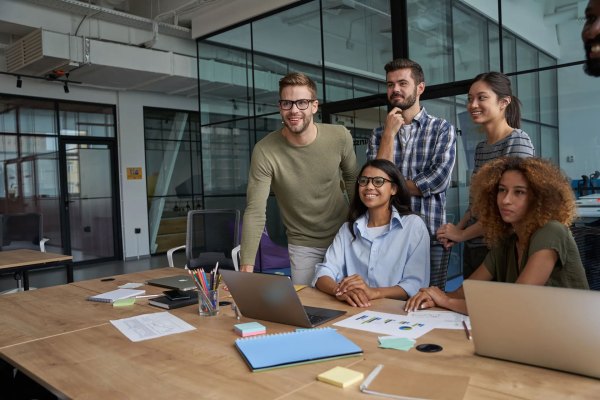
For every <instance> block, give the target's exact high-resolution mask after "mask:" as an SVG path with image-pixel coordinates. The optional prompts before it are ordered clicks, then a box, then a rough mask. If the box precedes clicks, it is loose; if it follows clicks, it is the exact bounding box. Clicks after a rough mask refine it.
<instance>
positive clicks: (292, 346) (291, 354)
mask: <svg viewBox="0 0 600 400" xmlns="http://www.w3.org/2000/svg"><path fill="white" fill-rule="evenodd" d="M235 346H236V348H237V349H238V350H239V352H240V353H241V354H242V356H243V357H244V359H245V360H246V363H248V366H249V367H250V368H251V369H252V371H263V370H268V369H273V368H281V367H287V366H291V365H299V364H307V363H312V362H318V361H325V360H331V359H334V358H343V357H352V356H358V355H361V354H362V349H361V348H360V347H358V346H357V345H356V344H354V342H352V341H351V340H350V339H348V338H346V337H345V336H343V335H342V334H340V333H338V332H337V331H336V330H335V329H332V328H317V329H306V330H302V331H294V332H287V333H278V334H273V335H263V336H256V337H249V338H240V339H237V340H236V341H235Z"/></svg>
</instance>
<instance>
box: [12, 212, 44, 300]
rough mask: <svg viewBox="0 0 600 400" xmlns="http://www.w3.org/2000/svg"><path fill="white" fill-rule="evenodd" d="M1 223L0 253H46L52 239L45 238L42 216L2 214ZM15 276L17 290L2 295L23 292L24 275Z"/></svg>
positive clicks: (15, 274) (19, 273)
mask: <svg viewBox="0 0 600 400" xmlns="http://www.w3.org/2000/svg"><path fill="white" fill-rule="evenodd" d="M0 221H1V223H0V225H1V227H0V251H6V250H17V249H34V250H40V251H42V252H44V253H45V252H46V242H47V241H48V240H50V239H48V238H44V237H43V232H44V228H43V226H44V224H43V218H42V214H39V213H20V214H2V215H0ZM13 276H14V278H15V280H16V281H17V288H16V289H10V290H5V291H3V292H0V294H7V293H15V292H21V291H23V275H22V273H21V272H15V273H14V274H13ZM30 289H33V288H30Z"/></svg>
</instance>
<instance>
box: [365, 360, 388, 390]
mask: <svg viewBox="0 0 600 400" xmlns="http://www.w3.org/2000/svg"><path fill="white" fill-rule="evenodd" d="M382 369H383V364H379V365H378V366H376V367H375V369H373V371H371V373H370V374H369V376H367V379H365V380H364V382H363V383H361V384H360V390H361V391H362V390H365V389H367V388H368V387H369V385H370V384H371V382H373V379H375V378H377V375H379V372H381V370H382Z"/></svg>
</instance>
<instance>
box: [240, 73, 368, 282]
mask: <svg viewBox="0 0 600 400" xmlns="http://www.w3.org/2000/svg"><path fill="white" fill-rule="evenodd" d="M279 96H280V100H279V110H280V114H281V118H282V122H283V127H282V128H281V129H279V130H277V131H274V132H271V133H270V134H269V135H267V136H266V137H265V138H263V139H262V140H261V141H259V142H258V143H257V144H256V146H255V147H254V151H253V152H252V161H251V165H250V173H249V176H248V190H247V205H246V211H245V212H244V224H243V229H242V245H241V270H242V271H246V272H252V271H253V269H254V261H255V258H256V252H257V250H258V245H259V242H260V238H261V234H262V232H263V229H264V226H265V220H266V217H265V215H266V205H267V198H268V197H269V192H270V190H272V191H273V193H274V194H275V197H276V199H277V204H278V205H279V210H280V212H281V218H282V220H283V224H284V225H285V227H286V233H287V237H288V250H289V253H290V264H291V270H292V280H293V282H294V284H310V282H311V280H312V278H313V275H314V271H315V265H316V264H317V263H319V262H321V261H323V256H324V255H325V251H326V250H327V247H329V245H330V244H331V242H332V241H333V238H334V236H335V234H336V233H337V231H338V229H339V227H340V226H341V225H342V224H343V223H344V221H345V220H346V217H347V213H348V203H347V200H346V197H345V196H344V191H343V186H345V188H346V189H347V193H348V195H349V196H350V195H352V194H353V188H354V184H355V181H356V173H357V170H356V155H355V153H354V147H353V144H352V137H351V135H350V132H348V130H347V129H346V128H344V127H343V126H340V125H327V124H317V123H314V122H313V115H314V114H315V113H316V112H317V110H318V100H317V99H316V97H317V88H316V84H315V83H314V81H313V80H312V79H310V78H309V77H307V76H306V75H304V74H301V73H290V74H288V75H286V76H285V77H283V78H282V79H281V80H280V81H279ZM342 180H343V182H344V185H342V184H341V181H342Z"/></svg>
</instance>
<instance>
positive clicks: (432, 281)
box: [429, 239, 452, 291]
mask: <svg viewBox="0 0 600 400" xmlns="http://www.w3.org/2000/svg"><path fill="white" fill-rule="evenodd" d="M431 243H432V244H433V239H432V241H431ZM451 253H452V247H451V248H450V249H444V250H443V253H442V260H441V262H440V265H439V268H438V269H435V270H433V269H432V270H431V273H430V276H429V286H437V287H438V288H440V289H441V290H442V291H443V290H444V289H445V288H446V280H447V279H448V263H449V262H450V254H451Z"/></svg>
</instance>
